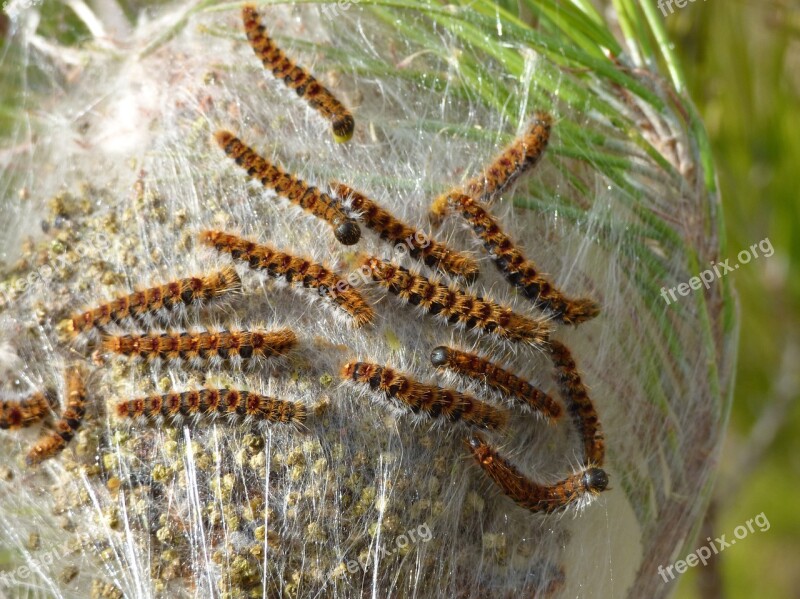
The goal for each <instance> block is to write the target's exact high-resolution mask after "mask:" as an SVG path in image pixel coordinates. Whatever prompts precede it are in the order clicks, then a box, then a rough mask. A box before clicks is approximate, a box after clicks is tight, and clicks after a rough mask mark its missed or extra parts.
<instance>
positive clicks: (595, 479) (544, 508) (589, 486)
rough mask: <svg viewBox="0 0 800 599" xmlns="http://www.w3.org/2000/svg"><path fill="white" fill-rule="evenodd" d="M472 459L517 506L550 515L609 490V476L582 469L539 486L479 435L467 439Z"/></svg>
mask: <svg viewBox="0 0 800 599" xmlns="http://www.w3.org/2000/svg"><path fill="white" fill-rule="evenodd" d="M467 446H468V447H469V450H470V452H471V453H472V456H473V457H474V458H475V461H476V462H478V464H479V465H480V467H481V468H482V469H483V471H484V472H485V473H486V474H487V475H488V476H489V478H491V479H492V480H493V481H494V483H495V484H496V485H497V486H498V487H500V489H502V491H503V493H505V494H506V495H507V496H508V497H510V498H511V499H512V500H513V501H514V502H515V503H516V504H517V505H519V506H521V507H524V508H525V509H526V510H530V511H531V512H544V513H551V512H555V511H558V510H560V509H563V508H565V507H567V506H568V505H570V504H571V503H574V502H576V501H580V500H584V501H585V500H588V499H591V498H592V497H594V496H595V495H598V494H600V493H602V492H603V491H605V490H606V487H608V475H607V474H606V472H605V471H604V470H601V469H600V468H594V467H593V468H587V469H585V470H581V471H580V472H577V473H575V474H573V475H571V476H569V477H567V478H565V479H564V480H561V481H559V482H557V483H555V484H552V485H540V484H538V483H536V482H534V481H532V480H530V479H529V478H527V477H525V476H524V475H523V474H522V473H521V472H520V471H519V470H517V468H516V467H514V466H513V465H512V464H511V463H510V462H509V461H508V460H506V459H505V458H504V457H502V456H501V455H500V454H499V453H498V452H497V451H496V450H495V449H494V448H493V447H491V446H490V445H489V444H488V443H486V441H485V440H484V439H483V437H481V436H480V435H478V434H477V433H476V434H473V435H472V436H471V437H470V438H469V439H468V440H467Z"/></svg>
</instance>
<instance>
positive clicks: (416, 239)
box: [331, 181, 478, 281]
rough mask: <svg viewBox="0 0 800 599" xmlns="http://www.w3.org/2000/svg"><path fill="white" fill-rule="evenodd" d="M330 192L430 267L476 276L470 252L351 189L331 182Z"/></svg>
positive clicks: (386, 237)
mask: <svg viewBox="0 0 800 599" xmlns="http://www.w3.org/2000/svg"><path fill="white" fill-rule="evenodd" d="M331 188H332V190H333V192H334V193H335V194H336V195H337V196H338V197H339V198H347V204H348V205H349V207H350V209H351V210H353V211H355V212H358V213H359V214H360V215H361V218H363V220H364V224H366V225H367V227H369V228H370V229H372V230H373V231H375V232H376V233H378V235H380V238H381V239H386V240H388V241H390V242H391V243H394V244H407V245H406V247H408V248H410V249H409V255H410V256H411V257H412V258H414V259H415V260H420V261H421V262H423V263H424V264H426V265H427V266H430V267H432V268H433V267H439V268H441V269H442V270H443V271H445V272H447V273H448V274H451V275H454V276H459V277H464V278H465V279H467V280H468V281H473V280H475V278H477V276H478V263H477V261H475V260H474V259H473V258H471V257H470V256H467V255H466V254H463V253H462V252H457V251H455V250H452V249H450V248H449V247H447V246H446V245H445V244H443V243H440V242H438V241H436V240H435V239H433V238H432V237H431V236H430V235H426V234H425V233H424V232H422V231H419V230H416V229H413V228H411V227H410V226H408V225H407V224H406V223H404V222H403V221H401V220H399V219H397V218H395V216H394V215H392V214H391V213H390V212H389V211H388V210H386V209H384V208H382V207H381V206H380V205H379V204H377V203H376V202H374V201H373V200H371V199H370V198H368V197H367V196H365V195H364V194H362V193H360V192H358V191H356V190H354V189H353V188H351V187H349V186H348V185H345V184H344V183H339V182H337V181H332V182H331Z"/></svg>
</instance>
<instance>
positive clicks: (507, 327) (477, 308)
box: [362, 257, 550, 345]
mask: <svg viewBox="0 0 800 599" xmlns="http://www.w3.org/2000/svg"><path fill="white" fill-rule="evenodd" d="M364 267H366V268H367V269H369V273H370V274H371V275H372V278H373V280H375V281H378V282H379V283H380V284H381V285H382V286H384V287H386V288H387V289H388V290H389V291H390V292H391V293H393V294H395V295H397V296H399V297H400V298H401V299H403V300H404V301H406V302H408V303H409V304H412V305H415V306H420V307H421V308H422V309H423V310H425V312H428V313H430V314H433V315H439V316H441V317H443V318H445V319H447V322H449V323H451V324H460V325H463V326H464V327H465V328H467V329H476V330H478V331H481V332H486V333H490V334H493V335H496V336H498V337H502V338H504V339H509V340H511V341H522V342H526V343H531V344H534V345H542V344H544V343H546V342H547V340H548V338H549V336H550V325H548V324H547V322H546V321H545V320H544V319H533V318H529V317H527V316H523V315H521V314H517V313H515V312H513V311H512V310H511V308H507V307H505V306H501V305H500V304H497V303H495V302H493V301H491V300H487V299H484V298H482V297H480V296H477V295H472V294H469V293H467V292H465V291H463V290H461V289H459V288H458V287H455V286H449V287H448V286H447V285H444V284H442V283H439V282H436V281H430V280H428V279H426V278H425V277H423V276H422V275H420V274H414V273H412V272H410V271H408V270H407V269H405V268H403V267H401V266H398V265H396V264H393V263H392V262H387V261H385V260H379V259H377V258H374V257H366V258H365V259H364V260H363V266H362V268H364Z"/></svg>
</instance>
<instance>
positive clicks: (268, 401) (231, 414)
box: [115, 388, 306, 427]
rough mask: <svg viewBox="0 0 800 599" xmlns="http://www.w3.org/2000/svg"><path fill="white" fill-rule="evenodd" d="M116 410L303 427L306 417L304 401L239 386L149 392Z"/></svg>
mask: <svg viewBox="0 0 800 599" xmlns="http://www.w3.org/2000/svg"><path fill="white" fill-rule="evenodd" d="M115 411H116V415H117V418H120V419H123V420H126V419H127V420H143V421H147V422H151V423H158V422H161V421H167V422H175V423H177V422H183V421H188V422H196V423H199V422H200V421H202V420H205V419H209V420H215V419H224V420H226V421H227V422H229V423H231V424H242V423H254V422H270V423H276V424H291V425H294V426H298V427H299V426H301V425H302V424H303V423H304V422H305V420H306V407H305V406H304V405H303V404H301V403H296V402H292V401H284V400H281V399H274V398H272V397H267V396H265V395H260V394H258V393H252V392H250V391H241V390H237V389H213V388H204V389H196V390H192V391H182V392H179V391H173V392H170V393H165V394H163V395H158V394H154V395H148V396H146V397H138V398H135V399H130V400H127V401H122V402H120V403H118V404H117V405H116V408H115Z"/></svg>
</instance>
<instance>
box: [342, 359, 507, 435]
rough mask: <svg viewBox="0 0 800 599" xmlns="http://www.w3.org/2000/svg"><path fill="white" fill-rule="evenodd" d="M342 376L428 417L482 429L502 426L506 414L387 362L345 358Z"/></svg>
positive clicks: (469, 396) (493, 428) (504, 422)
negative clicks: (414, 377) (380, 362)
mask: <svg viewBox="0 0 800 599" xmlns="http://www.w3.org/2000/svg"><path fill="white" fill-rule="evenodd" d="M341 377H342V378H343V379H344V380H351V381H355V382H357V383H362V384H366V385H369V386H370V388H372V389H373V390H379V391H382V392H383V393H385V394H386V395H387V396H388V397H391V398H394V399H397V400H399V401H400V402H401V403H402V404H403V405H405V406H407V407H409V408H410V409H411V411H412V412H413V413H415V414H418V413H420V412H421V413H423V414H426V415H428V416H429V417H431V418H444V419H447V420H450V421H451V422H456V421H458V420H462V421H463V422H465V423H467V424H471V425H474V426H478V427H480V428H485V429H491V430H495V429H500V428H502V427H503V426H505V424H506V421H507V415H506V413H505V412H504V411H502V410H499V409H497V408H495V407H493V406H491V405H490V404H487V403H485V402H482V401H480V400H479V399H476V398H474V397H472V396H471V395H467V394H465V393H460V392H458V391H454V390H452V389H443V388H442V387H436V386H434V385H426V384H424V383H419V382H417V381H415V380H414V379H412V378H411V377H409V376H408V375H406V374H403V373H401V372H398V371H396V370H394V369H392V368H389V367H388V366H378V365H377V364H372V363H370V362H348V363H347V364H345V365H344V366H343V367H342V371H341Z"/></svg>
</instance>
